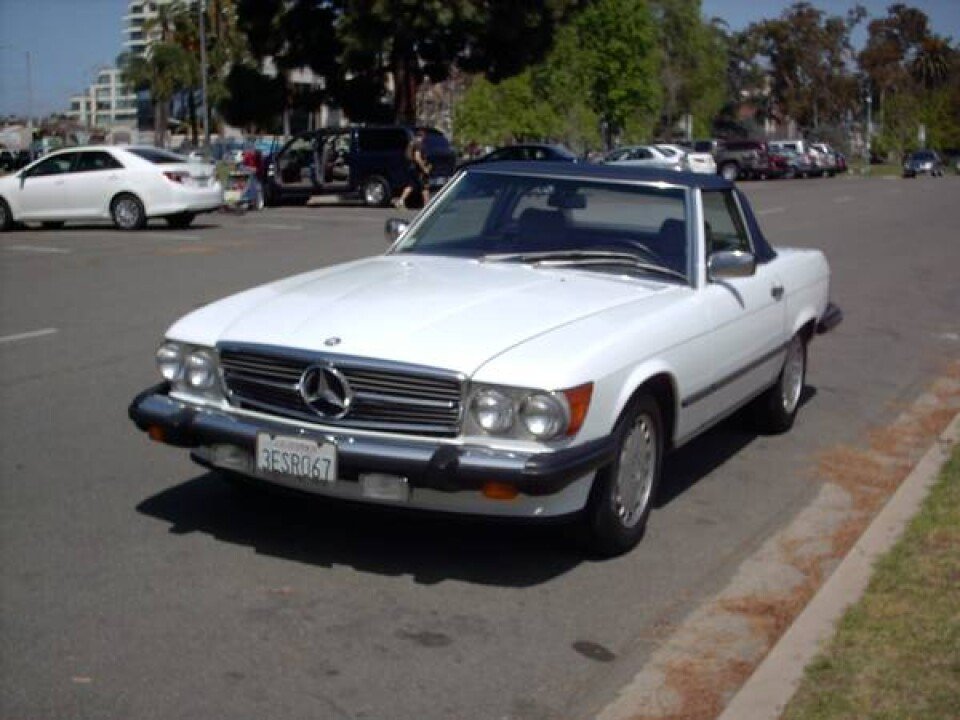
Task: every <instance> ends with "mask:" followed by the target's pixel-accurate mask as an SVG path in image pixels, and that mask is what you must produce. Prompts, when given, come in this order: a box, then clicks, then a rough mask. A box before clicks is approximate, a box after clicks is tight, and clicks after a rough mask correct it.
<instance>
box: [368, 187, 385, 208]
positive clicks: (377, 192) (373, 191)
mask: <svg viewBox="0 0 960 720" xmlns="http://www.w3.org/2000/svg"><path fill="white" fill-rule="evenodd" d="M384 194H385V193H384V191H383V185H381V184H380V183H371V184H370V185H367V203H368V204H370V205H377V204H379V203H382V202H383V197H384Z"/></svg>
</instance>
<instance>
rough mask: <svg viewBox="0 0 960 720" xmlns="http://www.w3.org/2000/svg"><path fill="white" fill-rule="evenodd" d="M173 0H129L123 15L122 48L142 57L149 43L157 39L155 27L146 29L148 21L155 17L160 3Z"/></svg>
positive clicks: (167, 2) (157, 31) (158, 34)
mask: <svg viewBox="0 0 960 720" xmlns="http://www.w3.org/2000/svg"><path fill="white" fill-rule="evenodd" d="M174 1H175V0H130V3H129V5H127V14H126V15H124V16H123V24H124V28H123V35H124V39H123V50H124V52H127V53H130V54H131V55H132V56H134V57H143V56H144V55H145V54H146V52H147V49H148V48H149V47H150V45H151V44H152V43H153V42H155V41H156V40H158V39H159V37H160V32H159V30H157V29H153V30H152V31H148V30H147V29H145V26H149V21H150V20H153V19H155V18H156V17H157V14H158V8H159V7H160V6H161V5H170V4H172V3H173V2H174Z"/></svg>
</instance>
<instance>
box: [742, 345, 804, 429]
mask: <svg viewBox="0 0 960 720" xmlns="http://www.w3.org/2000/svg"><path fill="white" fill-rule="evenodd" d="M806 378H807V343H806V341H805V340H804V339H803V336H802V335H800V334H797V335H794V336H793V338H792V339H791V340H790V344H789V345H787V356H786V358H785V359H784V361H783V368H782V369H781V370H780V375H778V376H777V381H776V382H775V383H774V384H773V387H771V388H770V389H769V390H767V391H766V392H765V393H763V395H761V396H760V397H758V398H757V399H756V401H755V402H756V405H755V406H754V411H755V418H756V421H757V425H758V427H759V428H760V429H761V430H763V431H765V432H769V433H782V432H786V431H787V430H789V429H790V428H791V427H793V421H794V420H795V419H796V417H797V410H798V409H799V408H800V397H801V395H802V394H803V387H804V383H805V382H806Z"/></svg>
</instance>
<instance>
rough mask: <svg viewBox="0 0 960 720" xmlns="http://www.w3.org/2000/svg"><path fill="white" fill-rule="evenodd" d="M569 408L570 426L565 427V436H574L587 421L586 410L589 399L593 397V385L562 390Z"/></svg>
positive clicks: (588, 406) (588, 384) (588, 407)
mask: <svg viewBox="0 0 960 720" xmlns="http://www.w3.org/2000/svg"><path fill="white" fill-rule="evenodd" d="M563 394H564V395H565V396H566V398H567V404H568V405H569V406H570V424H569V425H568V426H567V435H571V436H572V435H576V434H577V433H578V432H580V428H581V427H583V421H584V420H586V419H587V410H589V409H590V398H591V397H593V383H587V384H586V385H578V386H577V387H575V388H570V389H569V390H564V391H563Z"/></svg>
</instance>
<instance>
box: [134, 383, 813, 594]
mask: <svg viewBox="0 0 960 720" xmlns="http://www.w3.org/2000/svg"><path fill="white" fill-rule="evenodd" d="M815 394H816V390H815V389H813V388H811V387H807V388H806V389H805V390H804V394H803V396H802V397H801V404H806V403H807V402H809V400H810V399H812V398H813V396H814V395H815ZM757 437H758V434H757V433H756V432H754V431H753V430H751V429H749V423H748V421H747V418H746V417H745V413H737V414H736V415H734V416H733V417H731V418H730V419H728V420H726V421H725V422H723V423H721V424H720V425H718V426H717V427H716V428H714V429H713V430H710V431H708V432H707V433H705V434H704V435H701V436H700V437H699V438H697V439H696V440H694V441H692V442H691V443H689V444H688V445H686V446H684V447H683V448H681V449H680V450H678V451H677V452H676V453H674V454H672V455H671V456H669V458H668V459H667V461H666V463H665V466H664V476H663V477H664V482H663V483H662V484H661V486H660V492H659V494H658V498H657V500H656V507H663V506H665V505H667V504H669V503H670V502H673V501H674V500H675V499H677V498H678V497H679V496H681V495H682V494H683V493H684V492H686V491H687V490H688V489H690V488H691V487H693V486H694V485H695V484H696V483H697V482H699V481H700V480H701V479H702V478H704V477H706V476H707V475H709V474H710V473H711V472H713V471H714V470H715V469H716V468H718V467H719V466H720V465H722V464H723V463H725V462H726V461H727V460H729V459H730V458H731V457H732V456H734V455H736V454H737V453H738V452H740V451H741V450H742V449H743V448H744V447H746V446H747V445H749V444H750V443H751V442H752V441H753V440H755V439H756V438H757ZM137 510H138V511H139V512H141V513H143V514H144V515H148V516H150V517H153V518H156V519H158V520H162V521H164V522H167V523H170V532H171V533H173V534H188V533H195V532H200V533H206V534H208V535H210V536H211V537H214V538H216V539H217V540H220V541H223V542H228V543H232V544H236V545H243V546H247V547H250V548H253V549H254V550H255V551H256V552H258V553H261V554H263V555H270V556H273V557H278V558H283V559H285V560H290V561H292V562H300V563H304V564H307V565H313V566H317V567H333V566H337V565H345V566H349V567H352V568H354V569H356V570H357V571H359V572H369V573H376V574H378V575H386V576H404V575H408V576H411V577H412V578H413V579H414V581H415V582H417V583H420V584H424V585H432V584H436V583H440V582H443V581H445V580H459V581H462V582H468V583H474V584H478V585H491V586H501V587H530V586H535V585H539V584H541V583H545V582H548V581H550V580H551V579H553V578H555V577H557V576H559V575H562V574H564V573H566V572H568V571H570V570H572V569H573V568H575V567H576V566H577V565H579V564H580V563H583V562H590V561H592V560H593V559H594V558H593V557H592V556H591V555H590V554H588V553H587V551H586V550H585V549H584V548H583V546H582V544H581V543H580V542H579V540H580V536H579V534H578V531H577V527H576V524H575V523H574V522H573V521H572V520H570V519H567V520H565V521H557V522H540V523H534V522H521V521H505V520H494V519H489V518H474V517H470V516H463V515H456V516H454V515H445V514H438V513H424V512H417V511H412V510H397V509H392V508H387V507H378V506H371V505H361V504H357V503H350V502H346V501H339V500H328V499H326V498H322V497H318V496H315V495H309V494H306V493H300V492H295V491H286V490H282V489H274V488H271V487H269V486H261V485H259V484H253V485H249V486H247V485H246V484H245V483H240V484H235V483H230V482H227V481H225V480H224V479H223V478H222V477H221V476H220V475H219V474H218V473H214V472H208V473H204V474H202V475H199V476H197V477H195V478H193V479H192V480H189V481H187V482H184V483H181V484H180V485H176V486H174V487H171V488H168V489H166V490H163V491H162V492H160V493H157V494H156V495H154V496H152V497H149V498H147V499H146V500H144V501H143V502H141V503H140V504H139V505H137Z"/></svg>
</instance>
